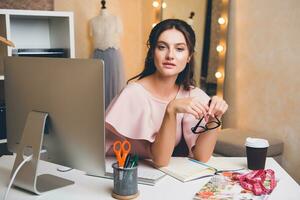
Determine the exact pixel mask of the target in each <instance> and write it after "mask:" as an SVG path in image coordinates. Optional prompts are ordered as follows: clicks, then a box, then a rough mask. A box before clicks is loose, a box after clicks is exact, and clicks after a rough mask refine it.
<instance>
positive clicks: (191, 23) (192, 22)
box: [186, 11, 195, 26]
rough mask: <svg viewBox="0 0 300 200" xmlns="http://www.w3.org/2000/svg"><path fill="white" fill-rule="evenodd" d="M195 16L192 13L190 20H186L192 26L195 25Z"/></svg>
mask: <svg viewBox="0 0 300 200" xmlns="http://www.w3.org/2000/svg"><path fill="white" fill-rule="evenodd" d="M194 16H195V13H194V12H193V11H192V12H191V13H190V16H189V18H187V20H186V22H187V23H188V24H189V25H190V26H193V24H194V20H193V17H194Z"/></svg>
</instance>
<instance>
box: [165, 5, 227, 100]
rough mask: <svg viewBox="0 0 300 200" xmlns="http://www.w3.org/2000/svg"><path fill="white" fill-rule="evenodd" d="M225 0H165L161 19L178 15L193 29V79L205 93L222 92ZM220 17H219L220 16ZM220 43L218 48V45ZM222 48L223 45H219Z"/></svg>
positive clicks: (220, 94)
mask: <svg viewBox="0 0 300 200" xmlns="http://www.w3.org/2000/svg"><path fill="white" fill-rule="evenodd" d="M227 4H228V0H201V1H199V0H185V1H182V0H164V1H163V2H162V4H161V5H162V6H161V17H162V20H164V19H168V18H178V19H182V20H185V21H186V22H187V23H189V24H190V25H191V26H192V27H193V29H194V31H195V33H196V47H195V80H196V84H197V86H199V87H200V88H201V89H202V90H204V91H205V92H206V93H207V94H208V95H210V96H213V95H218V96H223V81H224V67H225V43H226V30H227V29H224V28H222V27H220V26H223V27H227V23H225V22H224V20H225V19H227V15H228V11H227V10H226V9H227V7H228V5H227ZM219 18H222V19H221V20H219ZM220 44H222V46H219V48H218V49H216V48H217V46H218V45H220ZM222 48H223V49H222Z"/></svg>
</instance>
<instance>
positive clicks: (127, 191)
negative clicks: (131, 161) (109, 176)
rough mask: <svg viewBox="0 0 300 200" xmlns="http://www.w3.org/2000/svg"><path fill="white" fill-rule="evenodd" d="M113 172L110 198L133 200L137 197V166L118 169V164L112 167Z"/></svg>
mask: <svg viewBox="0 0 300 200" xmlns="http://www.w3.org/2000/svg"><path fill="white" fill-rule="evenodd" d="M112 167H113V171H114V173H113V174H114V189H113V192H112V196H113V197H114V198H116V199H133V198H135V197H137V196H138V195H139V192H138V184H137V166H135V167H132V168H120V167H119V166H118V163H114V164H113V165H112Z"/></svg>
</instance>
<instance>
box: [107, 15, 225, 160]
mask: <svg viewBox="0 0 300 200" xmlns="http://www.w3.org/2000/svg"><path fill="white" fill-rule="evenodd" d="M148 47H149V49H148V53H147V57H146V59H145V67H144V70H143V71H142V72H141V73H140V74H138V75H137V76H135V77H133V78H132V79H130V80H129V81H131V80H133V79H136V78H138V80H137V81H135V82H131V83H129V84H128V85H127V86H126V87H125V88H124V89H123V90H122V92H121V93H120V95H119V96H118V97H116V98H115V99H114V100H113V102H112V103H111V104H110V106H109V108H108V109H107V113H106V120H105V121H106V128H107V130H108V131H107V134H106V148H107V149H106V150H107V152H108V154H112V144H113V142H114V141H115V140H116V139H127V140H128V141H129V142H130V143H131V146H132V148H131V152H133V153H137V154H138V155H139V156H140V157H145V158H152V159H153V161H154V163H155V164H156V165H157V166H165V165H167V164H168V162H169V159H170V157H171V156H172V153H173V151H174V148H175V147H176V146H177V145H178V144H179V143H181V141H183V142H184V143H185V144H186V146H187V147H188V156H190V157H194V158H195V159H197V160H200V161H203V162H206V161H208V159H209V158H210V156H211V154H212V152H213V149H214V146H215V143H216V140H217V135H218V130H217V129H216V128H217V127H218V126H220V121H219V120H220V118H221V117H222V115H223V114H224V113H225V112H226V110H227V108H228V105H227V104H226V102H225V101H224V100H222V99H220V98H218V97H216V96H214V97H213V98H211V99H210V97H209V96H208V95H207V94H205V93H204V92H203V91H202V90H200V89H199V88H197V87H195V86H194V79H193V75H194V47H195V33H194V31H193V29H192V28H191V27H190V26H189V25H188V24H187V23H186V22H184V21H182V20H178V19H167V20H164V21H162V22H160V23H159V24H157V25H156V26H155V27H154V28H153V29H152V31H151V33H150V36H149V40H148ZM209 102H210V103H209ZM199 120H201V122H200V123H198V122H199ZM199 132H201V133H199ZM197 133H199V134H197Z"/></svg>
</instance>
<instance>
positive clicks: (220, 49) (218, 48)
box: [216, 44, 224, 53]
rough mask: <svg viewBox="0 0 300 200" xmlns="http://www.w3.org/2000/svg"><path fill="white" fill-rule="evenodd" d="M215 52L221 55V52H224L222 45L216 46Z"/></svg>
mask: <svg viewBox="0 0 300 200" xmlns="http://www.w3.org/2000/svg"><path fill="white" fill-rule="evenodd" d="M216 50H217V52H219V53H221V52H222V51H224V47H223V46H222V45H220V44H219V45H218V46H217V48H216Z"/></svg>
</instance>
